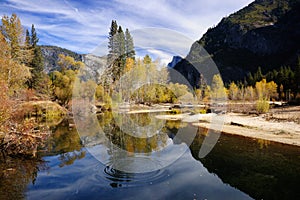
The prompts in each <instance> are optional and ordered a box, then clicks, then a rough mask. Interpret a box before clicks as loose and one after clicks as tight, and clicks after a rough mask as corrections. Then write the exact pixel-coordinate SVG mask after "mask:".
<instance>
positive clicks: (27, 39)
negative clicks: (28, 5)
mask: <svg viewBox="0 0 300 200" xmlns="http://www.w3.org/2000/svg"><path fill="white" fill-rule="evenodd" d="M25 44H26V46H30V44H31V42H30V34H29V31H28V29H26V37H25Z"/></svg>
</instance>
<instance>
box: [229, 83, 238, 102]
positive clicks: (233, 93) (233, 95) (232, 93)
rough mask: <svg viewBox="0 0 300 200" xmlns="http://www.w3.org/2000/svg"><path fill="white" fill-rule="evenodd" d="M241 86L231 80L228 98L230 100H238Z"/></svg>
mask: <svg viewBox="0 0 300 200" xmlns="http://www.w3.org/2000/svg"><path fill="white" fill-rule="evenodd" d="M238 94H239V88H238V87H237V85H236V84H235V83H234V82H231V83H230V85H229V89H228V98H229V99H230V100H237V97H238Z"/></svg>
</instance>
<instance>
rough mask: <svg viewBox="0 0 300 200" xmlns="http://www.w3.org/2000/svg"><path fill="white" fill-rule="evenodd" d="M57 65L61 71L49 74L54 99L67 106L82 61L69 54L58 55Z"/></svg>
mask: <svg viewBox="0 0 300 200" xmlns="http://www.w3.org/2000/svg"><path fill="white" fill-rule="evenodd" d="M58 64H59V66H60V67H61V72H59V71H54V72H52V73H51V74H50V79H51V81H52V90H53V96H54V99H55V100H57V101H58V102H59V104H61V105H62V106H65V107H67V106H68V103H69V101H70V100H71V98H72V95H73V84H74V81H75V79H76V77H77V72H78V70H79V69H80V68H81V67H83V63H82V62H80V61H75V60H74V58H72V57H70V56H65V55H63V54H60V55H59V62H58Z"/></svg>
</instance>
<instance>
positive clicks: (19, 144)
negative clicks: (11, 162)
mask: <svg viewBox="0 0 300 200" xmlns="http://www.w3.org/2000/svg"><path fill="white" fill-rule="evenodd" d="M66 112H67V110H66V109H65V108H63V107H61V106H60V105H58V104H57V103H55V102H51V101H29V102H23V103H19V104H18V105H16V106H15V108H14V112H13V113H11V114H10V116H9V118H8V119H7V120H6V121H4V122H3V123H1V124H0V151H1V153H2V154H7V155H17V154H19V155H24V156H35V154H36V152H37V149H38V148H39V147H41V146H43V145H44V142H45V141H46V140H47V138H48V137H49V136H50V134H51V131H49V127H51V126H55V125H57V124H59V123H61V121H62V120H63V118H64V117H65V116H66Z"/></svg>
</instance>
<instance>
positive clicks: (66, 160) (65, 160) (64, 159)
mask: <svg viewBox="0 0 300 200" xmlns="http://www.w3.org/2000/svg"><path fill="white" fill-rule="evenodd" d="M85 153H86V152H85V151H79V152H78V151H74V152H67V153H63V154H61V155H60V157H59V160H60V161H61V163H60V164H59V166H60V167H64V166H66V165H72V164H73V163H74V161H75V160H80V159H82V158H84V157H85Z"/></svg>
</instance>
